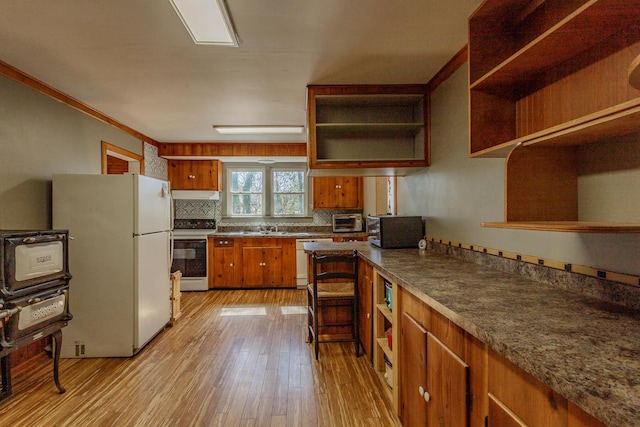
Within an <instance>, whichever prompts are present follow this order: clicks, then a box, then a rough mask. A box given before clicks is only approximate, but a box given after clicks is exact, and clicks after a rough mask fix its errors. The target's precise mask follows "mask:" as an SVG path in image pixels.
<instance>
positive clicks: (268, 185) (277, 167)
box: [223, 163, 311, 221]
mask: <svg viewBox="0 0 640 427" xmlns="http://www.w3.org/2000/svg"><path fill="white" fill-rule="evenodd" d="M224 169H225V172H224V174H225V177H226V179H225V184H224V189H225V196H224V197H223V216H224V217H225V218H230V219H233V220H234V221H243V220H244V221H255V220H260V219H271V220H282V219H294V220H295V219H298V218H299V219H302V218H305V219H306V218H309V215H310V212H311V209H310V204H311V199H310V181H311V180H310V178H309V177H308V175H307V173H306V171H307V168H306V164H304V163H274V164H272V165H257V164H256V163H229V164H225V165H224ZM238 171H262V173H263V189H262V190H263V191H262V216H260V215H236V214H233V212H232V204H231V194H233V193H231V185H232V180H231V174H232V173H233V172H238ZM276 171H295V172H302V173H303V174H304V192H303V193H302V194H303V206H304V212H303V213H302V214H300V215H275V214H274V212H273V210H274V197H275V194H283V193H276V192H275V191H274V182H273V173H274V172H276ZM284 194H286V193H284ZM292 194H300V193H292Z"/></svg>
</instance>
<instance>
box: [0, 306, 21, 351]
mask: <svg viewBox="0 0 640 427" xmlns="http://www.w3.org/2000/svg"><path fill="white" fill-rule="evenodd" d="M21 311H22V307H14V308H9V309H4V310H2V311H0V318H2V319H4V318H5V317H11V316H13V315H14V314H16V313H19V312H21ZM0 346H2V347H13V341H11V342H10V341H7V340H6V339H5V336H4V328H0Z"/></svg>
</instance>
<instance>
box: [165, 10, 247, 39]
mask: <svg viewBox="0 0 640 427" xmlns="http://www.w3.org/2000/svg"><path fill="white" fill-rule="evenodd" d="M169 2H170V3H171V5H172V6H173V8H174V9H175V11H176V13H177V14H178V16H179V17H180V20H182V23H183V24H184V26H185V27H186V28H187V31H188V32H189V35H190V36H191V38H192V39H193V41H194V42H195V43H196V44H211V45H218V46H236V47H237V46H238V38H237V37H236V33H235V31H234V29H233V25H232V24H231V19H230V18H229V14H228V13H227V8H226V6H225V3H224V0H169Z"/></svg>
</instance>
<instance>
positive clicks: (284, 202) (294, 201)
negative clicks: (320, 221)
mask: <svg viewBox="0 0 640 427" xmlns="http://www.w3.org/2000/svg"><path fill="white" fill-rule="evenodd" d="M273 214H274V215H303V214H304V195H303V194H274V196H273Z"/></svg>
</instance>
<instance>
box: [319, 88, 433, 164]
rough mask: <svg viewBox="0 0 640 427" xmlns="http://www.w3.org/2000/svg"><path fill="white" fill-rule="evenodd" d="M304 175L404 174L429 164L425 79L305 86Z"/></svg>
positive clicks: (427, 93) (427, 94)
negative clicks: (307, 172)
mask: <svg viewBox="0 0 640 427" xmlns="http://www.w3.org/2000/svg"><path fill="white" fill-rule="evenodd" d="M307 91H308V111H307V114H308V126H309V143H308V150H307V157H308V165H309V169H310V175H312V176H320V175H332V174H334V175H338V174H340V175H345V174H344V173H342V172H336V173H333V172H332V171H331V169H334V170H338V171H342V170H353V169H357V170H358V171H357V172H358V174H360V175H404V174H406V173H407V172H405V171H406V170H409V171H411V170H413V171H415V169H417V168H423V167H426V166H428V165H429V160H430V158H429V135H428V134H429V129H428V111H427V107H428V105H429V102H428V100H429V91H428V86H427V85H329V86H315V85H312V86H309V87H308V88H307Z"/></svg>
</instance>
